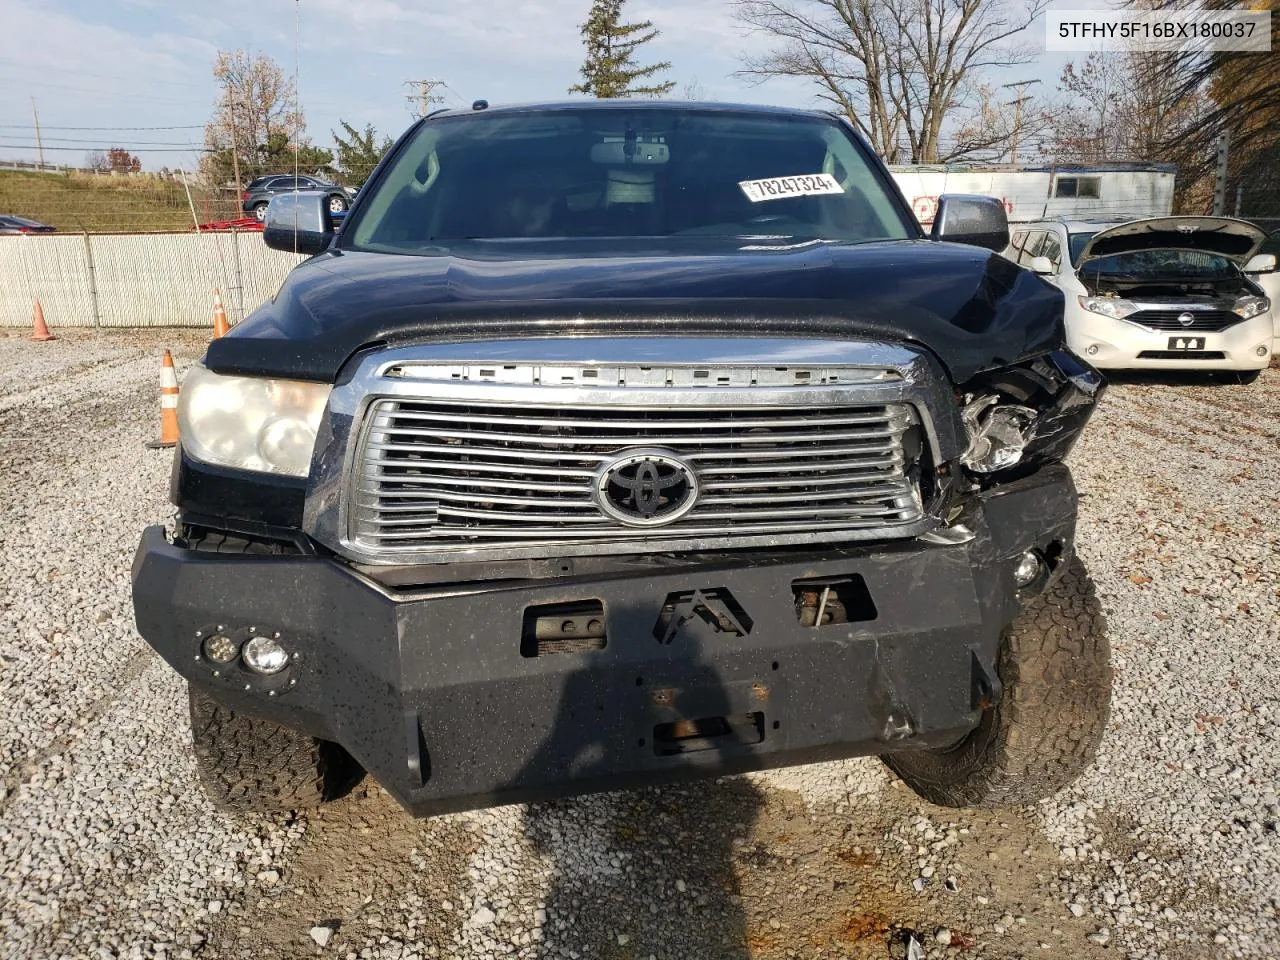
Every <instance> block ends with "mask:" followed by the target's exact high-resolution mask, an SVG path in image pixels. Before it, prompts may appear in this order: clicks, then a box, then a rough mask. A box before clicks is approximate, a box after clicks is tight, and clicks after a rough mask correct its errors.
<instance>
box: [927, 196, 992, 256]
mask: <svg viewBox="0 0 1280 960" xmlns="http://www.w3.org/2000/svg"><path fill="white" fill-rule="evenodd" d="M929 238H930V239H931V240H945V241H947V242H948V243H967V244H969V245H970V246H974V247H985V248H986V249H988V250H994V251H995V252H996V253H999V252H1000V251H1001V250H1003V249H1004V248H1005V247H1007V246H1009V217H1008V214H1006V213H1005V212H1004V204H1003V203H1001V202H1000V201H999V200H997V199H996V198H995V197H979V196H973V195H970V194H959V193H957V194H944V195H943V196H941V197H939V198H938V212H937V215H936V216H934V218H933V229H932V230H931V231H930V233H929Z"/></svg>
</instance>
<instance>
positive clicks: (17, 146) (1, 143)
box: [0, 140, 217, 153]
mask: <svg viewBox="0 0 1280 960" xmlns="http://www.w3.org/2000/svg"><path fill="white" fill-rule="evenodd" d="M113 146H117V144H113ZM0 147H10V148H12V149H14V150H35V149H37V145H36V144H34V143H11V142H9V141H7V140H0ZM92 149H93V148H92V147H87V148H86V147H48V146H46V147H45V150H61V151H63V152H65V153H87V152H90V151H91V150H92ZM141 149H142V152H143V153H216V152H217V151H215V150H214V149H213V148H212V147H185V148H184V147H160V148H158V149H153V148H151V147H142V148H141Z"/></svg>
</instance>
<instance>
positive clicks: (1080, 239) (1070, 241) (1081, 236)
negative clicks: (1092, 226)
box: [1067, 230, 1098, 267]
mask: <svg viewBox="0 0 1280 960" xmlns="http://www.w3.org/2000/svg"><path fill="white" fill-rule="evenodd" d="M1097 233H1098V231H1097V230H1091V231H1089V232H1088V233H1073V234H1071V236H1069V237H1067V246H1068V247H1070V253H1071V265H1072V266H1073V267H1078V266H1080V254H1082V253H1084V245H1085V244H1086V243H1088V242H1089V241H1090V240H1092V239H1093V238H1094V236H1096V235H1097Z"/></svg>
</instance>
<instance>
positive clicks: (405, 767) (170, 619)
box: [133, 466, 1076, 816]
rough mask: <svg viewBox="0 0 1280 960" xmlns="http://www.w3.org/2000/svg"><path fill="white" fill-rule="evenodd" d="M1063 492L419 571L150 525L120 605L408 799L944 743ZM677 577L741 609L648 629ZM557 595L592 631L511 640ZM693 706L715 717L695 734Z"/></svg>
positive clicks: (1057, 516) (212, 677)
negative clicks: (730, 624)
mask: <svg viewBox="0 0 1280 960" xmlns="http://www.w3.org/2000/svg"><path fill="white" fill-rule="evenodd" d="M1075 509H1076V494H1075V488H1074V486H1073V484H1072V481H1071V477H1070V474H1069V473H1068V471H1067V469H1066V468H1065V467H1062V466H1053V467H1049V468H1045V469H1043V470H1041V471H1039V472H1038V473H1037V474H1035V475H1034V476H1032V477H1030V478H1027V479H1025V480H1021V481H1018V482H1017V483H1014V484H1010V485H1007V486H1005V487H999V488H996V489H993V490H991V491H989V492H987V493H985V494H982V495H980V496H979V497H977V498H975V499H974V500H973V501H971V503H970V505H969V507H968V508H967V509H966V512H965V515H964V516H963V517H962V518H961V522H963V523H964V524H965V525H966V526H967V527H969V529H971V530H972V531H973V533H974V536H973V538H972V539H970V540H969V541H968V542H964V543H926V542H923V541H910V542H905V543H898V544H890V545H884V546H874V547H867V548H859V549H847V550H832V549H824V550H822V551H821V552H820V553H819V552H814V553H812V554H803V553H801V554H797V553H795V552H788V553H786V554H784V555H779V556H771V557H761V556H760V555H759V554H753V555H751V556H750V557H749V558H744V557H743V556H735V555H733V554H726V555H724V556H723V557H720V558H717V559H716V560H714V561H712V562H708V563H707V564H705V565H702V566H696V567H692V568H691V567H688V566H683V567H680V568H676V567H666V566H664V564H663V561H662V560H661V558H658V559H655V560H653V561H652V563H651V564H649V566H648V569H647V570H646V572H645V573H643V574H623V575H616V576H611V577H605V578H600V577H596V578H590V579H587V578H575V577H572V576H569V577H564V578H561V579H555V580H541V581H527V580H526V581H491V582H485V583H466V584H448V585H445V586H441V587H436V588H422V589H418V590H415V591H398V590H389V589H386V588H384V587H381V586H380V585H378V584H376V583H374V582H373V581H371V580H369V579H368V578H365V577H363V576H361V575H359V574H358V573H356V572H354V571H352V570H351V569H350V568H348V567H347V566H345V565H344V564H342V563H340V562H338V561H335V560H332V559H327V558H321V557H305V556H286V557H274V556H263V557H253V556H224V555H219V554H211V553H205V552H196V551H191V550H186V549H182V548H180V547H178V546H175V545H174V544H172V543H170V542H169V540H168V539H167V538H166V535H165V532H164V529H163V528H161V527H151V528H148V529H147V531H146V532H145V533H144V535H143V539H142V543H141V545H140V546H139V549H138V553H137V557H136V559H135V561H134V568H133V596H134V608H135V612H136V616H137V622H138V629H139V630H140V632H141V633H142V635H143V637H145V638H146V640H147V642H148V643H150V644H151V645H152V646H153V647H155V649H156V650H157V651H158V652H159V653H160V654H161V655H162V656H163V657H164V658H165V659H166V660H167V661H168V662H169V663H170V664H171V665H172V666H173V667H174V669H176V670H177V671H178V672H179V673H180V674H182V676H184V677H186V678H187V680H189V681H190V682H191V683H193V684H195V685H196V686H197V687H199V688H200V689H202V690H204V691H206V692H207V693H209V694H210V695H212V696H213V697H215V698H216V699H217V700H219V701H220V702H222V703H225V704H226V705H228V706H229V707H231V708H233V709H236V710H242V711H244V712H246V713H251V714H256V715H259V716H262V717H266V718H270V719H272V720H275V721H277V722H279V723H281V724H283V725H286V726H289V727H294V728H297V729H301V730H305V731H307V732H309V733H311V734H313V735H315V736H319V737H323V738H325V739H329V740H334V741H337V742H338V743H341V744H342V745H343V746H344V747H345V748H346V749H347V750H348V751H350V753H351V754H352V755H353V756H354V757H355V758H356V759H357V760H358V761H359V762H360V763H361V764H363V765H364V767H365V768H366V769H367V770H369V771H370V772H371V773H372V774H373V775H374V776H375V777H377V779H378V780H379V781H380V782H381V783H382V785H383V786H384V787H386V788H387V790H389V791H390V792H391V793H392V794H393V795H394V796H395V797H396V799H397V800H399V801H400V802H401V803H402V804H403V805H404V806H405V807H406V808H407V809H409V810H410V811H412V812H413V813H414V814H417V815H419V816H424V815H431V814H436V813H444V812H448V811H453V810H460V809H467V808H473V807H480V806H487V805H493V804H499V803H510V802H517V801H527V800H537V799H545V798H550V797H555V796H563V795H568V794H575V793H582V792H587V791H592V790H601V789H617V788H626V787H631V786H636V785H640V784H645V783H653V782H662V781H670V780H675V779H682V778H686V777H699V776H715V775H720V774H726V773H735V772H741V771H745V770H752V769H762V768H769V767H778V766H786V765H790V764H797V763H808V762H813V761H820V760H829V759H835V758H841V757H848V756H853V755H859V754H875V753H883V752H887V751H891V750H899V749H909V748H913V747H921V746H941V745H944V744H947V743H950V742H954V741H955V740H956V739H958V738H959V737H961V736H963V735H964V733H966V732H967V731H968V730H970V729H972V727H973V726H974V725H975V724H976V723H977V720H978V716H979V714H980V712H981V709H982V706H983V705H984V703H985V702H988V701H989V699H990V698H995V697H998V696H999V694H1000V687H999V681H998V679H997V678H996V671H995V663H996V656H997V651H998V647H999V638H1000V635H1001V632H1002V630H1003V629H1004V627H1005V626H1006V625H1007V624H1008V623H1009V622H1011V621H1012V620H1013V618H1014V617H1015V616H1017V613H1018V610H1019V608H1020V606H1021V603H1022V602H1023V601H1024V600H1025V599H1026V597H1025V592H1026V591H1021V592H1020V591H1019V590H1018V589H1017V587H1016V585H1015V583H1014V580H1013V568H1014V565H1015V563H1016V561H1017V558H1018V557H1020V556H1021V555H1022V554H1023V553H1024V552H1025V551H1026V550H1028V549H1037V550H1040V551H1041V552H1042V554H1043V555H1044V556H1045V557H1046V558H1048V560H1049V561H1050V563H1051V565H1052V564H1054V563H1056V564H1057V565H1059V566H1060V565H1061V563H1062V562H1063V561H1065V559H1066V558H1067V557H1069V556H1070V553H1071V548H1072V539H1073V536H1074V524H1075ZM828 577H861V578H862V581H863V582H864V583H865V585H866V588H867V592H868V593H869V596H870V599H871V601H872V603H873V605H874V608H875V609H874V613H873V616H874V619H869V620H863V621H861V622H852V623H841V624H835V625H830V626H824V627H821V628H813V627H806V626H803V625H802V624H801V622H800V621H799V620H798V618H797V614H796V604H795V592H794V590H795V589H797V588H794V587H793V585H794V583H795V582H796V581H807V580H812V579H815V578H828ZM1040 586H1041V587H1042V586H1043V585H1042V584H1041V585H1040ZM1033 589H1034V588H1033ZM693 591H703V592H704V594H705V593H706V592H712V594H713V595H714V596H719V597H725V596H728V597H730V598H732V600H733V601H734V603H736V605H737V608H738V609H740V611H741V612H742V614H743V616H742V617H740V618H738V619H739V620H740V621H741V622H740V623H738V624H737V625H736V626H737V627H740V628H741V630H739V629H737V628H731V629H727V630H726V629H725V628H724V625H723V624H718V623H717V622H716V621H715V619H714V618H704V617H700V616H693V617H692V618H691V619H690V620H689V621H688V622H687V623H685V624H684V625H683V626H682V627H680V629H678V630H676V631H675V632H674V635H670V631H667V630H660V631H657V635H655V625H656V624H657V623H658V621H659V618H660V615H661V611H662V609H663V606H664V603H666V602H668V601H669V600H671V599H672V595H677V597H687V596H688V595H690V594H691V593H692V592H693ZM575 601H599V602H600V603H601V604H602V605H603V609H604V618H605V627H606V634H607V637H606V641H605V646H604V648H603V649H600V650H594V651H590V652H575V653H558V654H553V655H543V656H529V655H528V653H529V650H528V647H527V644H526V648H525V649H524V650H523V652H522V644H521V635H522V630H523V629H524V626H525V623H526V612H527V611H528V609H529V608H530V607H536V606H542V605H555V604H561V603H569V602H575ZM686 608H689V607H688V605H687V604H686ZM689 609H692V608H689ZM212 630H219V631H222V632H224V633H231V634H234V635H236V636H238V637H239V638H244V637H247V636H249V635H250V634H251V632H252V633H267V634H278V635H279V639H280V642H281V643H283V644H284V645H285V646H286V648H287V649H289V650H290V651H292V652H293V653H294V654H295V658H294V659H293V660H292V662H291V664H290V666H289V667H288V668H286V670H285V671H284V672H283V673H281V674H279V675H277V676H276V677H272V678H262V677H258V676H257V675H254V674H251V673H249V672H248V671H247V670H246V669H245V668H244V667H242V666H239V665H234V664H233V665H232V666H229V667H221V668H219V667H217V666H216V665H214V664H211V663H210V662H209V661H208V660H207V659H204V658H202V657H201V637H202V636H207V635H208V633H209V632H210V631H212ZM738 634H741V635H738ZM664 641H665V642H664ZM713 718H728V719H729V720H730V723H729V725H728V726H727V727H725V728H724V729H726V730H729V731H731V732H729V733H728V734H727V735H723V736H719V735H713V734H709V733H708V731H709V730H714V729H715V727H714V725H711V726H708V725H707V724H705V723H702V721H706V720H708V719H713ZM691 722H692V723H691ZM690 731H692V732H693V733H694V734H697V736H690V735H689V733H690Z"/></svg>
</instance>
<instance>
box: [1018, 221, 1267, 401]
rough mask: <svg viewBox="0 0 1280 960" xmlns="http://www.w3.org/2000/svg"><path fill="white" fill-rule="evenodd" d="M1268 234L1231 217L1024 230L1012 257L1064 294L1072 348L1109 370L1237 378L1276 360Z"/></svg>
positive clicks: (1048, 224)
mask: <svg viewBox="0 0 1280 960" xmlns="http://www.w3.org/2000/svg"><path fill="white" fill-rule="evenodd" d="M1265 241H1266V235H1265V234H1264V233H1263V232H1262V231H1261V230H1259V229H1258V228H1257V227H1256V226H1254V225H1253V224H1251V223H1246V222H1245V221H1243V220H1233V219H1230V218H1227V217H1156V218H1152V219H1147V220H1123V221H1115V220H1048V221H1042V222H1039V223H1030V224H1026V225H1025V226H1020V227H1019V228H1018V229H1017V230H1016V231H1015V232H1014V234H1013V238H1012V240H1011V242H1010V246H1009V250H1008V251H1007V254H1006V255H1007V256H1009V257H1010V258H1011V259H1013V260H1015V261H1016V262H1017V263H1020V264H1022V265H1024V266H1026V267H1028V268H1030V269H1033V270H1035V271H1036V272H1038V273H1041V274H1042V275H1043V276H1044V278H1045V279H1046V280H1048V281H1049V282H1050V283H1052V284H1054V285H1056V286H1057V287H1059V288H1060V289H1061V290H1062V291H1063V293H1065V294H1066V298H1067V306H1066V325H1067V343H1068V344H1069V345H1070V346H1071V349H1072V350H1073V351H1074V352H1075V353H1077V354H1079V355H1080V356H1082V357H1085V358H1086V359H1087V360H1088V361H1089V363H1091V364H1093V365H1094V366H1096V367H1099V368H1101V369H1106V370H1124V369H1141V368H1156V369H1194V370H1227V371H1235V372H1236V377H1237V379H1239V380H1241V381H1242V382H1251V381H1253V380H1256V379H1257V377H1258V375H1259V373H1260V372H1261V371H1262V369H1263V368H1264V367H1266V366H1267V365H1268V363H1270V361H1271V352H1272V340H1273V338H1274V337H1275V329H1274V323H1275V321H1274V319H1273V316H1272V313H1271V311H1272V301H1271V299H1270V298H1269V297H1268V296H1267V295H1266V292H1265V291H1264V290H1263V289H1262V287H1261V286H1260V285H1259V283H1258V279H1259V277H1261V276H1264V275H1273V274H1274V272H1275V268H1276V259H1275V257H1273V256H1270V255H1265V254H1262V255H1260V254H1258V250H1259V248H1260V247H1261V246H1262V244H1263V243H1264V242H1265Z"/></svg>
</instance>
